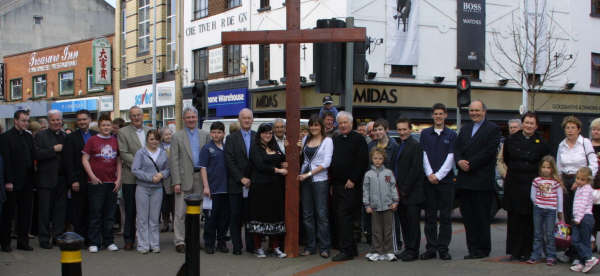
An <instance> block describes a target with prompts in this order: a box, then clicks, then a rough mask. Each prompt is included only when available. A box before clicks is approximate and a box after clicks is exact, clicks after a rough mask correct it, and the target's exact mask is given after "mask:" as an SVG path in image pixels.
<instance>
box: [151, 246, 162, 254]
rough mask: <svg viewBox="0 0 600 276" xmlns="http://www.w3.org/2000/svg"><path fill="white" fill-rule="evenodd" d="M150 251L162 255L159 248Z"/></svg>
mask: <svg viewBox="0 0 600 276" xmlns="http://www.w3.org/2000/svg"><path fill="white" fill-rule="evenodd" d="M150 251H151V252H152V253H160V248H158V247H157V248H152V249H150Z"/></svg>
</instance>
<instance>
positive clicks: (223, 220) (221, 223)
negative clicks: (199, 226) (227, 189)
mask: <svg viewBox="0 0 600 276" xmlns="http://www.w3.org/2000/svg"><path fill="white" fill-rule="evenodd" d="M211 198H212V210H206V211H207V212H208V219H207V220H206V224H204V245H205V246H206V247H215V240H216V241H218V242H219V243H224V242H225V238H226V236H227V228H228V226H229V196H228V195H227V194H218V195H211Z"/></svg>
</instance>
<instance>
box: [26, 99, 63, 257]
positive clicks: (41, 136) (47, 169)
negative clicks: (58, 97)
mask: <svg viewBox="0 0 600 276" xmlns="http://www.w3.org/2000/svg"><path fill="white" fill-rule="evenodd" d="M48 121H49V125H48V128H47V129H45V130H42V131H40V132H38V134H37V135H36V136H35V138H34V141H33V142H34V147H35V151H34V156H35V159H36V160H37V162H38V163H37V168H38V176H39V179H40V181H39V183H38V185H37V190H38V198H39V205H38V206H39V217H38V219H39V221H38V225H39V229H38V239H39V241H40V247H41V248H45V249H51V248H52V244H51V242H50V241H51V239H52V237H56V236H58V235H60V234H62V233H63V232H64V231H65V219H66V214H67V184H66V182H65V171H64V163H63V161H64V160H63V146H64V144H65V138H66V136H67V134H66V133H65V132H64V131H63V130H62V124H63V122H62V113H61V112H60V111H58V110H55V109H53V110H50V111H48ZM50 224H52V227H51V226H50Z"/></svg>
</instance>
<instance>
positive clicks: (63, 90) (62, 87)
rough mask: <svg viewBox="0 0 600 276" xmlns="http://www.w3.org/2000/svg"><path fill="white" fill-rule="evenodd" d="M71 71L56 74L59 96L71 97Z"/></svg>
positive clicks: (72, 78)
mask: <svg viewBox="0 0 600 276" xmlns="http://www.w3.org/2000/svg"><path fill="white" fill-rule="evenodd" d="M74 79H75V78H74V75H73V71H67V72H60V73H58V84H59V87H58V88H59V90H58V91H59V94H60V95H73V80H74Z"/></svg>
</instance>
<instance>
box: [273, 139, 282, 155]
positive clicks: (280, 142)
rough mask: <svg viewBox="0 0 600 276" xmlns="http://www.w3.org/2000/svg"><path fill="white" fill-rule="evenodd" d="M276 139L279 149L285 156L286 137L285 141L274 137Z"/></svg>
mask: <svg viewBox="0 0 600 276" xmlns="http://www.w3.org/2000/svg"><path fill="white" fill-rule="evenodd" d="M273 136H274V137H275V142H277V145H279V148H280V149H281V152H283V154H285V143H284V142H285V135H284V136H283V139H279V137H277V136H275V135H273Z"/></svg>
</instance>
